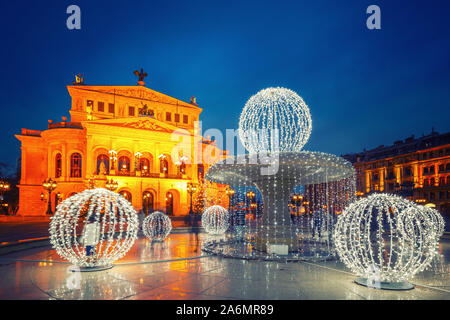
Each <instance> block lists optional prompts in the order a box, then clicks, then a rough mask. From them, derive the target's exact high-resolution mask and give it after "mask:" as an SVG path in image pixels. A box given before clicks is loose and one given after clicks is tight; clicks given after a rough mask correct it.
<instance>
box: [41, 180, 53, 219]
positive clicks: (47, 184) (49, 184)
mask: <svg viewBox="0 0 450 320" xmlns="http://www.w3.org/2000/svg"><path fill="white" fill-rule="evenodd" d="M42 186H43V187H44V189H45V190H47V191H48V206H47V212H46V213H47V214H48V215H52V214H53V211H52V191H53V190H55V189H56V186H57V183H56V181H55V180H52V178H48V179H47V180H44V182H42ZM41 199H42V194H41Z"/></svg>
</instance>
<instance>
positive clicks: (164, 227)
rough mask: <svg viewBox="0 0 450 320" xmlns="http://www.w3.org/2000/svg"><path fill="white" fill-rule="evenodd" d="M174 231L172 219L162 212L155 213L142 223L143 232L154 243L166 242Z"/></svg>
mask: <svg viewBox="0 0 450 320" xmlns="http://www.w3.org/2000/svg"><path fill="white" fill-rule="evenodd" d="M171 230H172V222H171V221H170V218H169V217H168V216H167V215H165V214H164V213H162V212H160V211H155V212H153V213H151V214H150V215H149V216H147V217H146V218H145V219H144V221H143V222H142V232H144V235H145V236H146V237H147V238H149V239H150V240H153V241H164V239H166V238H167V236H168V235H169V233H170V231H171Z"/></svg>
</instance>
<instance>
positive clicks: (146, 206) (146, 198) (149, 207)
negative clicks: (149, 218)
mask: <svg viewBox="0 0 450 320" xmlns="http://www.w3.org/2000/svg"><path fill="white" fill-rule="evenodd" d="M153 204H154V199H153V194H152V193H151V192H150V191H145V192H144V193H143V194H142V210H143V211H144V213H145V215H148V214H149V213H152V212H153V210H154V208H153Z"/></svg>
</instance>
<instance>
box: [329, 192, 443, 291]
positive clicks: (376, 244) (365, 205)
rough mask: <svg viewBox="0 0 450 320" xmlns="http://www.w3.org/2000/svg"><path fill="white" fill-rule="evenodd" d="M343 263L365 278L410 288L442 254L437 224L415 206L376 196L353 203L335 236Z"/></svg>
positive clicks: (344, 215)
mask: <svg viewBox="0 0 450 320" xmlns="http://www.w3.org/2000/svg"><path fill="white" fill-rule="evenodd" d="M333 238H334V244H335V247H336V251H337V253H338V255H339V258H340V259H341V261H342V262H343V263H345V265H347V267H349V268H350V269H351V270H352V271H353V272H354V273H355V274H357V275H358V276H360V277H363V279H372V280H375V281H378V282H379V283H407V282H406V281H407V280H408V279H411V278H412V277H413V276H414V275H415V274H416V273H417V272H420V271H422V270H424V269H425V268H426V267H427V266H429V265H430V263H431V261H432V259H433V257H434V255H435V254H436V236H435V231H434V229H433V227H432V224H431V220H430V219H428V218H426V216H425V215H424V214H423V212H422V210H421V208H419V206H417V205H416V204H414V203H413V202H411V201H409V200H406V199H404V198H401V197H399V196H395V195H390V194H372V195H370V196H368V197H367V198H363V199H360V200H358V201H356V202H353V203H351V204H350V205H349V206H348V207H347V208H346V209H345V210H344V212H343V213H342V215H340V216H339V218H338V221H337V224H336V228H335V231H334V234H333Z"/></svg>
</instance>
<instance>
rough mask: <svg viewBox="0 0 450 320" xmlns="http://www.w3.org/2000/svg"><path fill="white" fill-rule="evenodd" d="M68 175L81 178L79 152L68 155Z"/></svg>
mask: <svg viewBox="0 0 450 320" xmlns="http://www.w3.org/2000/svg"><path fill="white" fill-rule="evenodd" d="M70 176H71V177H72V178H81V154H79V153H73V154H72V155H71V156H70Z"/></svg>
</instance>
